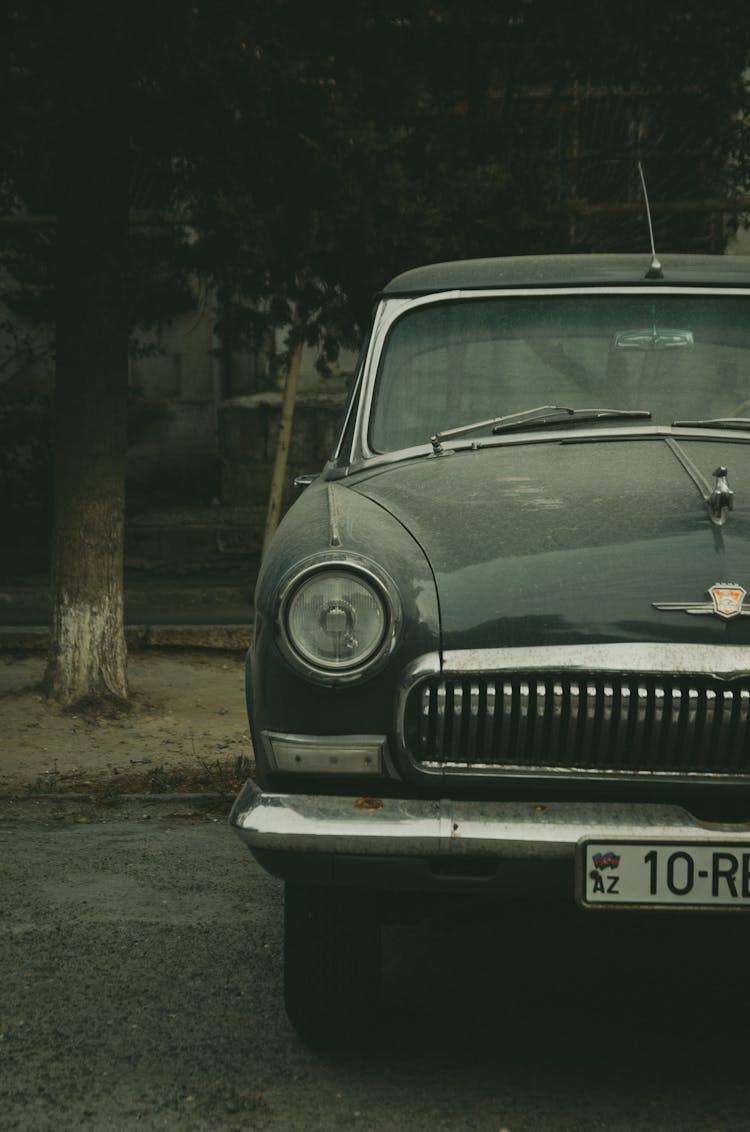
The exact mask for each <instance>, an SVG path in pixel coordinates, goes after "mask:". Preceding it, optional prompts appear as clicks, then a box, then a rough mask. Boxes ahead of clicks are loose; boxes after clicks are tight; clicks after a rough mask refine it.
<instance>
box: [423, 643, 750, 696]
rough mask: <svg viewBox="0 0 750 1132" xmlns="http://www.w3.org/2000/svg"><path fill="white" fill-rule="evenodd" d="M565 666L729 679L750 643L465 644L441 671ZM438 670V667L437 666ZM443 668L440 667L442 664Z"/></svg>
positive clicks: (748, 656)
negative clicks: (482, 646)
mask: <svg viewBox="0 0 750 1132" xmlns="http://www.w3.org/2000/svg"><path fill="white" fill-rule="evenodd" d="M426 660H427V658H426V657H422V658H420V661H418V662H417V663H416V664H415V665H413V666H412V668H411V669H409V675H408V676H407V677H406V679H405V683H406V684H408V685H409V686H411V684H412V683H414V682H415V681H414V679H412V678H411V673H412V671H413V672H415V673H416V674H417V675H416V679H418V678H419V677H420V676H422V675H424V674H425V671H427V670H426V669H425V668H424V667H423V663H422V662H424V661H426ZM530 668H531V669H539V670H540V671H541V670H544V669H561V668H562V669H565V670H566V671H567V672H575V671H596V672H623V671H626V672H632V673H637V672H645V673H659V672H665V673H671V674H673V675H676V674H678V673H684V674H686V675H687V674H690V673H695V674H697V675H701V676H717V677H720V678H724V679H727V680H731V679H734V678H735V677H738V676H750V647H746V646H744V645H690V644H662V643H653V642H650V641H648V642H635V643H633V642H622V643H616V644H604V645H534V646H532V647H531V648H497V649H461V650H455V651H452V650H450V649H449V650H447V651H446V652H444V653H443V663H442V668H441V670H442V672H443V673H445V674H446V675H447V674H450V673H457V674H460V673H469V672H492V671H504V670H507V671H514V670H518V669H520V670H523V671H526V670H528V669H530ZM432 671H434V669H433V670H432ZM438 671H440V670H438Z"/></svg>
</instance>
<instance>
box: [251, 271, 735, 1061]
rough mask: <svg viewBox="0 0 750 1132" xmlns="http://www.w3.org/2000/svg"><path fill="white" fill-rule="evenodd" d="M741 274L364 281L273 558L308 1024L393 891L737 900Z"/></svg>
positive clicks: (274, 817) (257, 814) (264, 728)
mask: <svg viewBox="0 0 750 1132" xmlns="http://www.w3.org/2000/svg"><path fill="white" fill-rule="evenodd" d="M749 520H750V266H748V263H747V261H746V260H745V259H743V258H742V257H731V256H726V257H694V256H690V257H688V256H680V255H671V256H664V257H663V259H662V263H661V264H658V263H652V264H649V261H648V258H647V257H641V256H577V257H558V256H553V257H522V258H513V259H488V260H476V261H466V262H458V263H448V264H439V265H434V266H430V267H424V268H419V269H416V270H414V271H409V272H407V273H405V274H403V275H401V276H399V277H398V278H396V279H394V280H393V281H392V282H391V283H390V284H389V285H388V286H387V287H386V288H385V290H384V291H383V293H382V295H381V296H380V297H379V299H378V302H377V306H376V310H375V315H374V320H373V324H372V328H371V331H370V334H369V338H368V341H367V343H366V345H365V348H364V349H363V352H362V356H361V361H360V364H359V369H358V373H357V375H356V380H355V382H354V385H353V391H352V396H351V399H350V402H349V405H348V408H347V411H346V414H345V416H344V420H343V424H342V428H341V432H340V435H339V438H338V442H337V444H336V448H335V451H334V452H333V453H332V455H331V459H330V461H329V462H328V464H327V465H326V467H325V469H324V470H323V472H322V474H321V475H320V476H319V477H318V478H317V479H316V480H315V481H314V482H313V483H312V485H311V486H310V487H308V488H307V489H306V490H305V491H304V493H303V495H302V496H301V497H300V499H299V500H298V501H297V503H296V504H295V506H294V507H293V508H292V509H291V511H290V512H289V514H288V515H287V516H286V518H285V519H284V521H283V523H282V524H281V527H280V529H279V531H278V534H277V536H276V538H275V541H274V542H273V545H272V547H271V549H270V551H269V553H268V554H267V556H266V558H265V561H264V563H263V567H262V572H261V575H260V578H259V582H258V588H257V593H256V610H257V621H256V629H255V640H254V645H253V649H252V652H251V654H250V656H249V659H248V669H247V692H248V704H249V713H250V720H251V727H252V734H253V740H254V743H255V751H256V759H257V781H254V782H249V783H248V784H247V785H246V787H245V788H244V789H243V791H242V792H241V794H240V796H239V797H238V799H237V801H236V803H235V806H234V809H233V812H232V817H231V822H232V825H233V826H234V828H235V829H236V831H237V832H238V834H239V835H240V837H241V838H242V839H243V841H244V842H245V843H246V844H247V845H248V847H249V848H250V850H251V851H252V852H253V854H254V855H255V857H256V858H257V860H258V861H259V862H260V863H261V864H262V865H263V866H264V867H265V868H267V869H268V870H270V871H271V872H272V873H274V874H276V875H277V876H279V877H281V878H283V879H284V881H285V883H286V897H285V901H286V905H285V980H286V1004H287V1010H288V1013H289V1016H290V1018H291V1019H292V1021H293V1023H294V1024H295V1025H296V1026H297V1027H298V1029H299V1030H300V1031H301V1032H302V1033H303V1034H304V1035H305V1036H307V1037H309V1038H312V1039H315V1038H317V1037H320V1036H323V1035H325V1033H326V1032H331V1031H337V1032H340V1033H343V1032H347V1030H348V1029H350V1028H351V1027H352V1026H354V1025H355V1024H356V1020H357V1018H358V1016H359V1017H361V1005H362V996H363V994H364V995H367V996H368V1001H372V998H373V995H374V992H375V989H376V987H377V984H378V976H379V968H380V944H379V932H380V922H381V917H382V916H383V915H384V914H386V910H387V907H388V904H389V902H390V900H391V898H392V897H394V896H395V895H398V894H401V897H402V899H403V900H405V901H406V902H407V903H408V901H409V899H410V895H409V894H416V893H425V892H429V893H433V894H438V895H439V894H440V893H442V892H445V893H448V892H450V893H455V892H457V891H460V892H465V893H468V894H472V895H476V896H477V898H480V897H481V896H485V897H487V896H491V897H492V899H494V900H495V901H499V900H502V899H503V898H504V897H505V896H506V894H509V893H515V894H517V893H518V892H519V891H526V892H528V893H529V894H530V895H532V896H533V898H534V899H535V900H541V899H545V898H546V896H548V895H550V894H551V895H556V896H560V897H564V898H567V899H568V900H570V901H571V902H572V901H574V900H577V901H578V903H579V904H580V905H581V906H583V907H586V908H599V907H611V906H619V907H627V908H632V909H638V910H640V911H641V912H642V911H644V910H648V909H654V908H663V907H669V908H682V909H707V908H722V909H727V908H737V909H739V908H746V907H748V906H749V905H750V821H749V819H750V790H749V787H750V744H749V732H748V728H749V725H750V620H749V619H748V614H750V608H746V607H745V598H746V590H747V586H748V583H750V542H749V541H748V540H749V536H750V525H749Z"/></svg>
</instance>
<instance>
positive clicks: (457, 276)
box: [381, 254, 750, 296]
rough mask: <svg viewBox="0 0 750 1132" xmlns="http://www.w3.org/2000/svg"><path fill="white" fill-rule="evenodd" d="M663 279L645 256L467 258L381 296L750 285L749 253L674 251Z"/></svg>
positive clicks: (415, 273)
mask: <svg viewBox="0 0 750 1132" xmlns="http://www.w3.org/2000/svg"><path fill="white" fill-rule="evenodd" d="M659 259H660V262H661V267H662V273H661V277H659V278H648V277H647V275H646V273H647V272H648V271H649V269H650V266H651V257H650V256H649V255H647V254H643V255H541V256H535V255H529V256H507V257H504V258H497V259H465V260H455V261H453V262H448V263H433V264H429V265H428V266H426V267H416V268H413V269H412V270H411V271H405V272H403V273H402V274H401V275H397V276H396V277H395V279H392V280H391V281H390V283H388V284H387V286H386V287H384V288H383V291H382V292H381V294H382V295H383V296H395V295H425V294H431V293H433V292H435V291H455V290H459V291H466V290H469V291H470V290H485V289H491V288H494V287H503V288H505V287H509V288H513V287H585V286H591V285H593V286H596V285H600V286H610V287H614V286H643V285H644V283H645V284H646V285H647V286H649V285H653V286H657V287H659V286H662V287H664V286H702V287H732V286H745V287H747V286H750V256H740V255H678V254H665V255H663V256H660V257H659Z"/></svg>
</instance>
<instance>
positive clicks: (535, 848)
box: [229, 782, 750, 861]
mask: <svg viewBox="0 0 750 1132" xmlns="http://www.w3.org/2000/svg"><path fill="white" fill-rule="evenodd" d="M229 821H230V824H231V825H232V827H233V828H234V829H235V830H236V831H237V833H238V835H239V836H240V838H241V839H242V841H243V842H244V843H245V844H246V845H247V846H248V848H250V849H257V850H267V851H282V852H291V853H332V854H356V855H359V856H367V855H378V856H393V857H452V856H456V857H457V856H464V857H494V858H498V859H506V860H515V861H519V860H526V861H533V860H538V861H565V860H570V861H572V860H573V858H574V856H575V847H576V845H577V844H578V842H579V841H580V840H582V839H583V838H595V839H596V840H598V841H602V840H606V839H608V838H611V839H613V840H614V839H616V838H620V839H622V838H633V839H638V840H643V841H654V840H659V839H661V838H663V839H665V840H671V841H690V840H700V841H703V842H705V841H716V842H717V844H718V843H721V842H726V841H727V840H728V838H731V840H732V842H733V843H735V844H736V843H737V842H744V841H747V843H748V846H749V847H750V823H742V824H717V823H715V822H711V823H704V822H700V821H698V820H697V819H695V818H694V817H693V816H692V815H691V814H689V813H688V812H687V811H686V810H684V809H682V808H681V807H679V806H663V805H648V804H645V805H644V804H639V805H616V804H612V803H607V802H601V803H593V802H586V803H583V802H554V803H537V804H535V803H533V802H464V801H458V802H457V801H449V800H447V799H439V800H424V799H407V798H382V799H381V798H350V797H347V798H342V797H332V796H328V795H313V794H270V793H269V794H267V793H263V792H262V791H261V790H259V789H258V787H257V786H256V785H255V784H254V783H252V782H248V783H247V784H246V785H245V787H244V788H243V790H242V791H241V793H240V794H239V796H238V797H237V800H236V801H235V803H234V806H233V808H232V812H231V815H230V818H229Z"/></svg>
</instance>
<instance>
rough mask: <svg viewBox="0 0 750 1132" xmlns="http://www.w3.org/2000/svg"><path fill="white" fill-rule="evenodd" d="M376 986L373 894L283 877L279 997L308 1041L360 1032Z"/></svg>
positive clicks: (332, 1040) (370, 1013) (331, 1040)
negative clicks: (281, 989)
mask: <svg viewBox="0 0 750 1132" xmlns="http://www.w3.org/2000/svg"><path fill="white" fill-rule="evenodd" d="M379 990H380V920H379V916H378V909H377V896H376V894H375V893H372V892H370V893H368V892H364V893H362V892H359V891H354V890H352V889H337V888H316V887H314V886H311V885H299V884H289V883H288V884H287V885H286V886H285V891H284V1000H285V1005H286V1012H287V1015H288V1016H289V1020H290V1022H291V1023H292V1025H293V1026H294V1028H295V1029H296V1030H297V1032H298V1033H299V1034H300V1036H301V1037H302V1038H303V1039H304V1040H305V1041H307V1042H308V1043H309V1044H310V1045H322V1044H326V1045H330V1044H338V1043H340V1042H345V1041H347V1040H348V1039H351V1038H353V1037H357V1036H361V1035H362V1034H363V1033H364V1031H365V1030H366V1029H367V1028H368V1026H370V1025H372V1023H373V1022H374V1014H375V1008H376V1005H377V1000H378V996H379Z"/></svg>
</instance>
